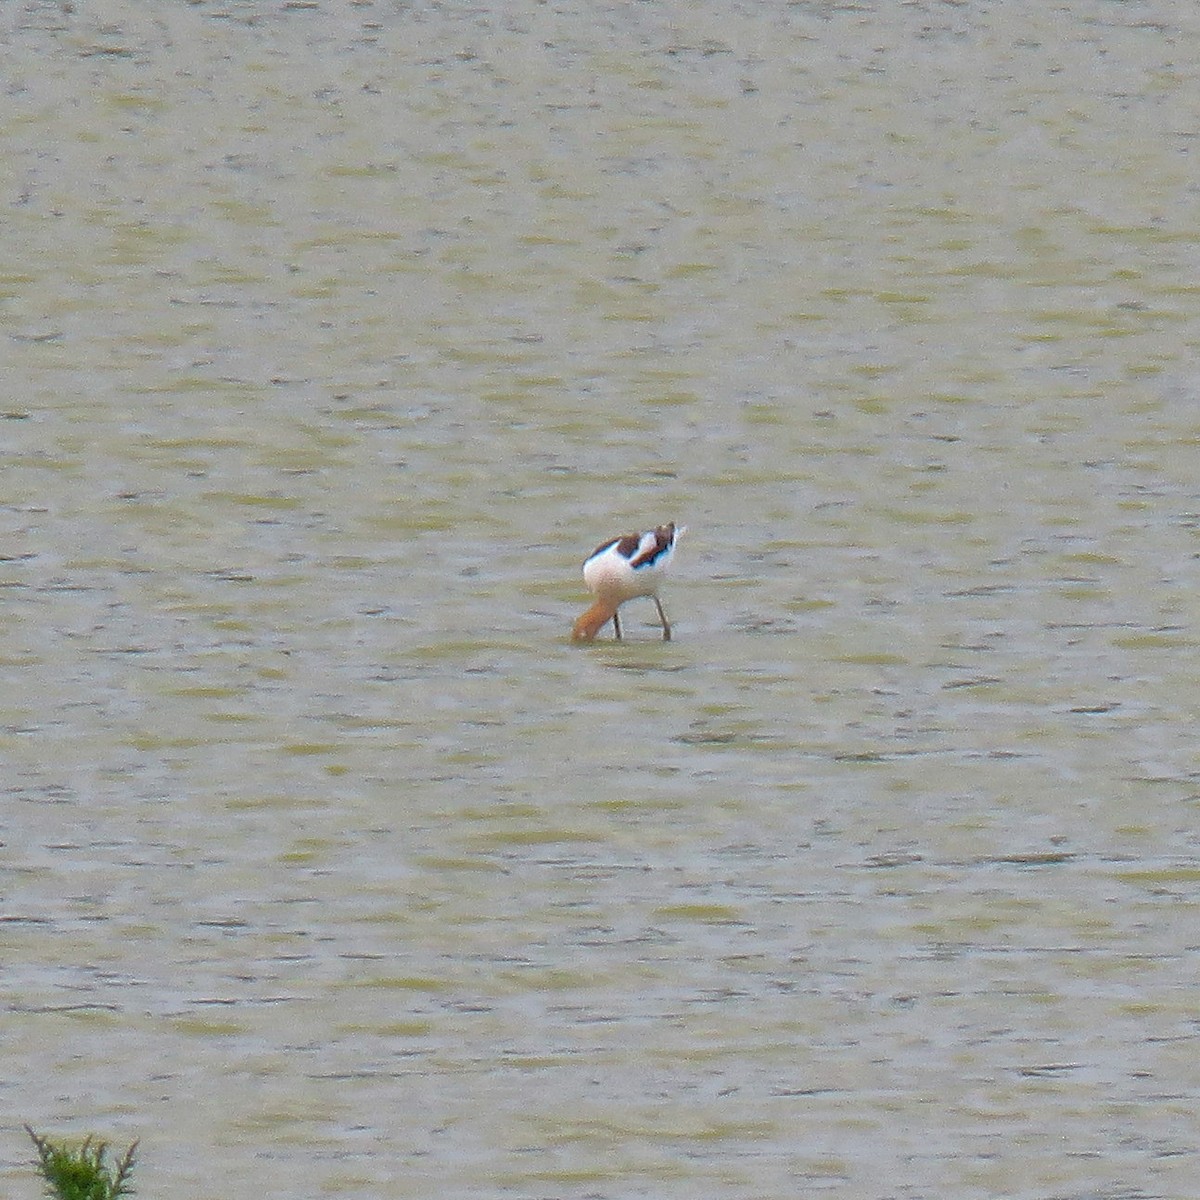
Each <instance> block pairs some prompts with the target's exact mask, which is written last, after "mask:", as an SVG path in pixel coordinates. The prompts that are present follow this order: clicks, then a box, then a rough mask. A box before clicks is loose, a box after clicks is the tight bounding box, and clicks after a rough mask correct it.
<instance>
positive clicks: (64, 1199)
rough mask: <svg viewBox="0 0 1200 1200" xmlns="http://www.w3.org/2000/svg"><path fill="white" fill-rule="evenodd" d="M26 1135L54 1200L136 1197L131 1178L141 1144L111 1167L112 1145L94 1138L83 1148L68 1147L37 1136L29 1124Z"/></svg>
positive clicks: (131, 1147) (104, 1199)
mask: <svg viewBox="0 0 1200 1200" xmlns="http://www.w3.org/2000/svg"><path fill="white" fill-rule="evenodd" d="M25 1132H26V1133H27V1134H29V1136H30V1137H31V1138H32V1139H33V1144H34V1145H35V1146H36V1147H37V1152H38V1169H39V1170H40V1171H41V1173H42V1178H43V1179H44V1180H45V1181H46V1194H47V1195H48V1196H50V1197H51V1198H52V1200H117V1197H118V1196H131V1195H133V1184H132V1182H131V1178H130V1177H131V1176H132V1174H133V1164H134V1160H135V1157H136V1155H137V1147H138V1144H137V1142H134V1143H133V1144H132V1145H131V1146H130V1147H129V1149H128V1150H126V1151H125V1153H124V1154H123V1155H122V1156H121V1157H120V1158H118V1159H116V1160H115V1161H114V1162H112V1164H111V1165H110V1163H109V1161H108V1149H109V1147H108V1143H107V1142H101V1141H97V1140H96V1139H94V1138H92V1137H91V1136H90V1135H89V1136H88V1137H86V1138H84V1140H83V1143H82V1145H79V1146H68V1145H64V1144H63V1143H62V1142H52V1141H51V1140H50V1139H49V1138H47V1137H43V1136H42V1135H41V1134H37V1133H34V1131H33V1130H32V1129H30V1128H29V1126H28V1125H26V1126H25Z"/></svg>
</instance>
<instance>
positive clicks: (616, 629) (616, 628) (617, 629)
mask: <svg viewBox="0 0 1200 1200" xmlns="http://www.w3.org/2000/svg"><path fill="white" fill-rule="evenodd" d="M613 633H614V634H615V635H616V638H617V641H618V642H619V641H620V640H621V618H620V617H618V616H617V614H616V613H613Z"/></svg>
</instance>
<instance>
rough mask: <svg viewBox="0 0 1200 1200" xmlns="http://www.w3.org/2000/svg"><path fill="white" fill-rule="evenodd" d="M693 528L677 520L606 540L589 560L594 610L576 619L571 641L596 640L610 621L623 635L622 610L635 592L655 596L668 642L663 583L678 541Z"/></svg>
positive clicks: (588, 578)
mask: <svg viewBox="0 0 1200 1200" xmlns="http://www.w3.org/2000/svg"><path fill="white" fill-rule="evenodd" d="M686 532H687V530H686V529H685V528H684V527H683V526H680V527H679V528H678V529H677V528H676V527H675V523H674V521H672V522H671V523H670V524H668V525H659V526H658V528H657V529H651V530H650V531H649V532H648V533H627V534H624V535H623V536H622V537H615V538H609V540H608V541H607V542H601V543H600V545H599V546H597V547H596V549H595V550H593V551H592V553H591V554H589V555H588V557H587V559H586V560H585V561H584V564H583V581H584V583H586V584H587V588H588V591H589V592H591V593H592V595H594V596H595V597H596V599H595V601H594V603H593V604H592V606H591V608H589V609H588V610H587V612H585V613H584V614H583V616H581V617H580V618H579V620H578V621H576V622H575V627H574V629H572V630H571V640H572V641H575V642H590V641H591V640H592V639H593V638H595V636H596V634H597V633H599V632H600V630H601V629H602V628H603V627H604V626H605V625H607V624H608V622H609V621H611V622H612V623H613V633H614V634H615V636H616V638H617V640H618V641H619V640H620V638H621V619H620V617H618V616H617V609H618V608H619V607H620V606H621V605H622V604H624V603H625V601H626V600H632V599H633V598H634V597H635V596H649V597H650V598H651V599H652V600H653V601H654V605H655V607H656V608H657V609H658V619H659V620H660V621H661V622H662V631H663V641H664V642H669V641H670V640H671V626H670V623H669V622H668V621H667V614H666V613H664V612H663V606H662V602H661V601H660V600H659V598H658V585H659V584H660V583H661V582H662V578H663V575H665V574H666V570H667V567H669V566H670V565H671V559H672V558H673V557H674V555H675V543H676V542H677V541H678V540H679V537H680V535H682V534H684V533H686Z"/></svg>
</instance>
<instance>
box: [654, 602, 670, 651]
mask: <svg viewBox="0 0 1200 1200" xmlns="http://www.w3.org/2000/svg"><path fill="white" fill-rule="evenodd" d="M651 599H652V600H653V601H654V607H655V608H657V609H658V619H659V620H660V621H661V622H662V627H663V641H664V642H669V641H670V640H671V626H670V625H669V624H668V623H667V614H666V613H665V612H663V606H662V604H661V603H659V599H658V597H657V596H652V597H651Z"/></svg>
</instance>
